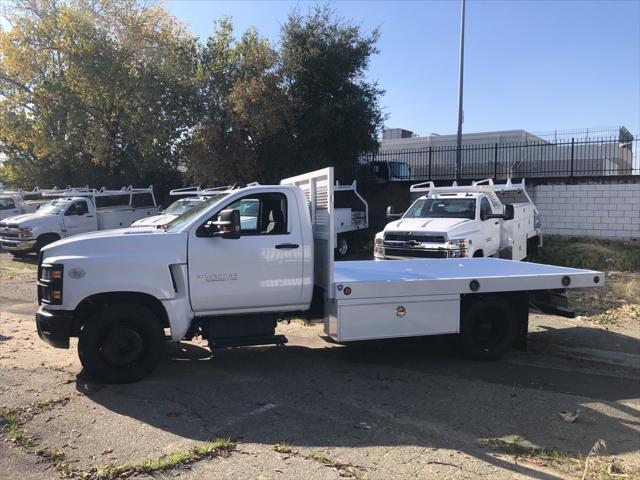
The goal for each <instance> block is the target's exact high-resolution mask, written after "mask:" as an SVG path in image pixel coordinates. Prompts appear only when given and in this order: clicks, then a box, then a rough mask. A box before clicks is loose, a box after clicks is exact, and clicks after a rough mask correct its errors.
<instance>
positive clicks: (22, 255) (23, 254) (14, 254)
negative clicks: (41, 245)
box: [11, 250, 29, 259]
mask: <svg viewBox="0 0 640 480" xmlns="http://www.w3.org/2000/svg"><path fill="white" fill-rule="evenodd" d="M28 254H29V252H28V251H25V250H22V251H20V252H11V256H12V257H13V258H19V259H23V258H26V257H27V255H28Z"/></svg>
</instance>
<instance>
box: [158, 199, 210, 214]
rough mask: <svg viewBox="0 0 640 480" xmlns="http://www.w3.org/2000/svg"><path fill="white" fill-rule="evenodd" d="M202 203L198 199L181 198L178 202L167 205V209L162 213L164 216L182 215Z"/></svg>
mask: <svg viewBox="0 0 640 480" xmlns="http://www.w3.org/2000/svg"><path fill="white" fill-rule="evenodd" d="M202 202H203V200H201V199H199V198H181V199H180V200H178V201H176V202H173V203H172V204H171V205H169V206H168V207H167V209H166V210H165V211H164V212H162V213H163V214H166V215H182V214H183V213H185V212H188V211H189V210H191V209H192V208H193V207H195V206H197V205H200V204H201V203H202Z"/></svg>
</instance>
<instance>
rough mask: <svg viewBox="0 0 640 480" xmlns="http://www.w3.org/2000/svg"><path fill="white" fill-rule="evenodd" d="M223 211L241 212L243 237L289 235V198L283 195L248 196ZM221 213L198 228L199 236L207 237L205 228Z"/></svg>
mask: <svg viewBox="0 0 640 480" xmlns="http://www.w3.org/2000/svg"><path fill="white" fill-rule="evenodd" d="M221 210H238V211H239V212H240V230H241V232H242V235H283V234H287V233H289V230H288V225H287V197H286V196H285V195H284V194H282V193H260V194H255V195H248V196H246V197H243V198H241V199H239V200H236V201H235V202H233V203H231V204H229V205H227V206H225V207H224V208H222V209H221ZM218 215H219V212H218V213H217V214H216V215H215V216H214V217H212V218H210V219H209V220H208V221H207V222H205V224H204V225H201V226H200V228H198V232H197V233H196V235H197V236H199V237H202V236H207V235H205V234H204V231H203V227H204V226H205V225H206V224H208V223H210V222H212V221H215V220H217V218H218Z"/></svg>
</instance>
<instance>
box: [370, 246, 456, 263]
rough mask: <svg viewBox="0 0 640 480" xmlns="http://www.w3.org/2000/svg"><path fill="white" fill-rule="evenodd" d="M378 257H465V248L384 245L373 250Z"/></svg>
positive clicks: (391, 258)
mask: <svg viewBox="0 0 640 480" xmlns="http://www.w3.org/2000/svg"><path fill="white" fill-rule="evenodd" d="M375 256H376V258H379V259H389V260H396V259H398V260H399V259H404V258H465V257H466V256H467V250H466V249H460V248H428V247H399V246H389V245H384V246H382V248H380V247H378V249H377V250H376V252H375Z"/></svg>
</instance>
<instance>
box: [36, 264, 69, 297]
mask: <svg viewBox="0 0 640 480" xmlns="http://www.w3.org/2000/svg"><path fill="white" fill-rule="evenodd" d="M63 273H64V266H63V265H61V264H57V263H56V264H52V265H41V266H40V267H39V269H38V303H39V304H42V303H45V304H49V305H62V277H63Z"/></svg>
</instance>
